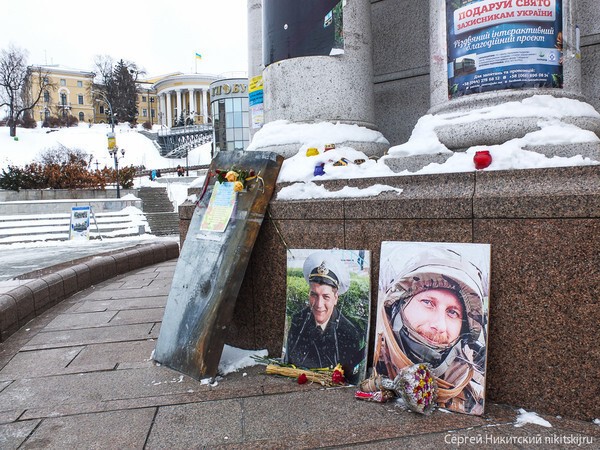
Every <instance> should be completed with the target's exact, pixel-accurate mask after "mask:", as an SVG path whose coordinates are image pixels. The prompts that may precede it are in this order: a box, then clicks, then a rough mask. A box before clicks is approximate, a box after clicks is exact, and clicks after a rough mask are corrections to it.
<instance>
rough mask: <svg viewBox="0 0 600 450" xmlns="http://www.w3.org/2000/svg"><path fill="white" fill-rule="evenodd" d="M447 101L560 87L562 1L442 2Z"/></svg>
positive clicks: (561, 79) (459, 0) (499, 0)
mask: <svg viewBox="0 0 600 450" xmlns="http://www.w3.org/2000/svg"><path fill="white" fill-rule="evenodd" d="M446 23H447V38H448V97H449V98H456V97H459V96H462V95H468V94H473V93H479V92H487V91H495V90H499V89H519V88H562V84H563V71H562V47H563V33H562V31H563V30H562V0H446Z"/></svg>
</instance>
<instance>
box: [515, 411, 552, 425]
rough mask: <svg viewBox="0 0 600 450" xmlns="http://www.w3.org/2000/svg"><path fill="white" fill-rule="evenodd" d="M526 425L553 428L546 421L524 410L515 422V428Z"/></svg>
mask: <svg viewBox="0 0 600 450" xmlns="http://www.w3.org/2000/svg"><path fill="white" fill-rule="evenodd" d="M526 423H533V424H535V425H541V426H543V427H549V428H552V425H551V424H550V422H548V421H547V420H545V419H542V418H541V417H540V416H538V415H537V414H536V413H534V412H527V411H525V410H524V409H523V408H520V409H519V415H518V416H517V420H516V422H515V427H522V426H523V425H525V424H526Z"/></svg>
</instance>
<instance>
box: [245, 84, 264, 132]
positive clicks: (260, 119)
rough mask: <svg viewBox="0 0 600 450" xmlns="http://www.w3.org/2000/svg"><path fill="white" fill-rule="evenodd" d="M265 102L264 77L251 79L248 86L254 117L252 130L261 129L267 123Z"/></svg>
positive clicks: (249, 100) (249, 101) (251, 110)
mask: <svg viewBox="0 0 600 450" xmlns="http://www.w3.org/2000/svg"><path fill="white" fill-rule="evenodd" d="M263 100H264V96H263V77H262V75H257V76H255V77H252V78H250V84H249V86H248V103H249V105H250V115H251V117H252V128H260V127H262V126H263V124H264V122H265V116H264V108H263V103H264V101H263Z"/></svg>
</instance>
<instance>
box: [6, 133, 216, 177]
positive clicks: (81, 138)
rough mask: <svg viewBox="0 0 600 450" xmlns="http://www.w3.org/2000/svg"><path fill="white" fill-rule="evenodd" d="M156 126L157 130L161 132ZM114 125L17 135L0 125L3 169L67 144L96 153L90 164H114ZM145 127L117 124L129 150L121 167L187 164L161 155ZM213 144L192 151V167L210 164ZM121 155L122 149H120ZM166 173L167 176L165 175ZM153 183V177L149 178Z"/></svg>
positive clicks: (121, 143)
mask: <svg viewBox="0 0 600 450" xmlns="http://www.w3.org/2000/svg"><path fill="white" fill-rule="evenodd" d="M159 129H160V127H159V126H155V127H154V130H153V131H158V130H159ZM110 130H111V127H110V125H108V124H95V125H92V126H91V127H89V125H87V124H79V125H78V126H75V127H70V128H60V129H56V130H53V131H51V130H50V129H48V128H41V127H39V126H38V128H34V129H26V128H17V138H18V140H14V139H13V138H11V137H10V135H9V129H8V127H0V169H4V168H6V167H8V165H17V166H21V167H22V166H24V165H25V164H29V163H31V162H33V161H36V160H37V159H39V156H40V154H41V153H43V151H44V150H46V149H50V148H55V147H58V146H59V145H61V144H62V145H64V146H65V147H68V148H73V149H81V150H83V151H84V152H86V153H87V154H88V155H91V156H92V160H91V164H90V167H91V168H92V169H95V168H96V162H98V167H99V168H103V167H105V166H106V167H114V159H113V157H111V156H110V155H109V154H108V150H107V136H106V134H107V133H108V132H110ZM137 130H143V128H142V127H141V125H138V127H137V128H136V129H131V128H130V127H129V125H127V124H119V125H116V126H115V135H116V140H117V145H118V147H119V149H124V150H125V156H123V157H122V158H121V157H120V156H119V167H125V166H130V165H133V166H144V167H146V169H166V168H175V167H177V165H182V166H185V165H186V160H185V158H178V159H171V158H164V157H162V156H160V154H159V152H158V149H157V148H156V147H155V146H154V144H153V143H152V141H151V140H150V139H148V138H147V137H146V136H144V135H142V134H140V133H138V132H137ZM210 148H211V144H210V143H207V144H204V145H201V146H199V147H197V148H195V149H193V150H190V152H189V154H188V162H189V165H190V166H195V165H203V164H209V163H210ZM119 155H120V152H119ZM163 176H164V175H163ZM148 182H149V183H151V182H150V180H148Z"/></svg>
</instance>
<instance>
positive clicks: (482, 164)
mask: <svg viewBox="0 0 600 450" xmlns="http://www.w3.org/2000/svg"><path fill="white" fill-rule="evenodd" d="M473 162H474V163H475V168H476V169H477V170H481V169H485V168H486V167H488V166H489V165H490V164H491V163H492V155H490V151H489V150H479V151H477V152H475V156H474V157H473Z"/></svg>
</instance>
